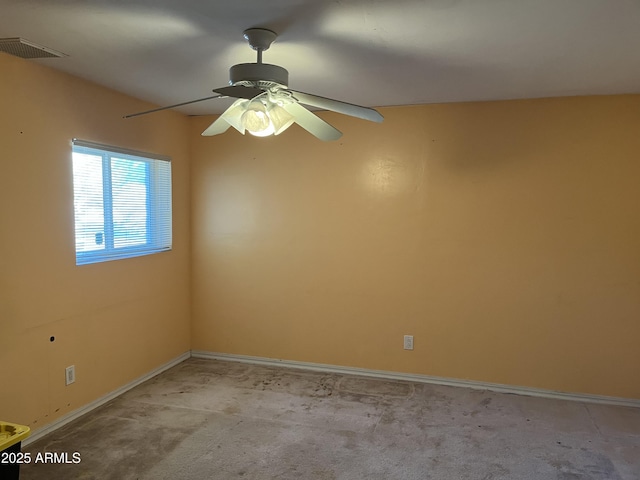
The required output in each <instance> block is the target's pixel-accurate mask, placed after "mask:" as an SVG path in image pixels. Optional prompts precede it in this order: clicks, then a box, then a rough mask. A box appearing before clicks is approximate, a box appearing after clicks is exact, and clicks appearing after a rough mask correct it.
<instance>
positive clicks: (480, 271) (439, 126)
mask: <svg viewBox="0 0 640 480" xmlns="http://www.w3.org/2000/svg"><path fill="white" fill-rule="evenodd" d="M381 112H382V113H383V115H384V116H385V122H384V123H383V124H381V125H377V124H371V123H368V122H363V121H360V120H353V119H349V118H346V117H341V116H338V115H334V114H327V113H324V114H322V116H323V117H324V118H326V119H327V120H329V121H330V122H331V123H333V124H334V125H335V126H336V127H338V128H340V129H341V130H342V131H344V133H345V135H344V137H343V138H342V139H341V140H340V141H338V142H335V143H323V142H320V141H317V140H315V139H314V138H313V137H311V136H309V135H308V134H306V133H305V132H303V131H302V130H301V129H299V128H298V127H292V128H291V129H290V130H288V131H287V132H285V133H284V134H282V136H280V137H275V138H267V139H256V138H252V137H250V136H249V135H247V136H246V137H242V136H241V135H239V134H237V133H236V132H234V131H230V132H228V133H227V134H225V135H223V136H220V137H215V138H202V137H199V134H200V132H201V131H202V130H204V128H205V127H206V126H207V125H208V123H209V122H211V121H212V118H194V119H192V126H191V138H192V142H193V143H192V171H191V178H192V180H191V183H192V221H193V229H192V236H193V238H192V248H193V266H192V285H193V287H192V288H193V293H192V297H193V302H192V308H193V311H192V315H193V320H192V339H193V340H192V348H194V349H198V350H208V351H214V352H226V353H234V354H244V355H255V356H262V357H271V358H279V359H290V360H299V361H308V362H319V363H327V364H335V365H348V366H354V367H364V368H371V369H382V370H390V371H397V372H411V373H420V374H428V375H437V376H443V377H454V378H462V379H472V380H479V381H487V382H497V383H504V384H511V385H521V386H530V387H538V388H544V389H553V390H561V391H568V392H583V393H590V394H602V395H612V396H620V397H631V398H640V383H639V382H638V378H640V348H639V346H638V338H640V210H639V208H640V187H638V179H640V157H639V152H640V133H639V132H640V96H616V97H590V98H561V99H542V100H530V101H508V102H488V103H473V104H450V105H430V106H417V107H401V108H383V109H381ZM404 334H412V335H414V336H415V350H414V351H404V350H403V349H402V336H403V335H404Z"/></svg>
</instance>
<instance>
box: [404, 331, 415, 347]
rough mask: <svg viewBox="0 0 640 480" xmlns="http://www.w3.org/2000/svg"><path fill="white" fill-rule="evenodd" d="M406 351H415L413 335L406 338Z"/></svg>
mask: <svg viewBox="0 0 640 480" xmlns="http://www.w3.org/2000/svg"><path fill="white" fill-rule="evenodd" d="M404 349H405V350H413V335H405V336H404Z"/></svg>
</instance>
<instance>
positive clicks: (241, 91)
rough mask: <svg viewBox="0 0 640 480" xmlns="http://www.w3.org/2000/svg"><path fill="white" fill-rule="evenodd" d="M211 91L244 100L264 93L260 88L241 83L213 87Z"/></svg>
mask: <svg viewBox="0 0 640 480" xmlns="http://www.w3.org/2000/svg"><path fill="white" fill-rule="evenodd" d="M213 91H214V92H216V93H219V94H220V95H223V96H225V97H232V98H244V99H246V100H251V99H253V98H255V97H257V96H258V95H261V94H263V93H264V90H261V89H259V88H253V87H243V86H241V85H236V86H232V87H222V88H214V89H213Z"/></svg>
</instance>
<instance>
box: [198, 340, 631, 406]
mask: <svg viewBox="0 0 640 480" xmlns="http://www.w3.org/2000/svg"><path fill="white" fill-rule="evenodd" d="M191 356H192V357H194V358H206V359H211V360H223V361H231V362H242V363H251V364H257V365H266V366H272V367H286V368H297V369H301V370H312V371H316V372H327V373H342V374H346V375H359V376H365V377H374V378H386V379H390V380H407V381H410V382H419V383H433V384H436V385H448V386H451V387H465V388H473V389H476V390H489V391H492V392H500V393H513V394H516V395H527V396H530V397H543V398H555V399H559V400H571V401H575V402H586V403H599V404H605V405H618V406H625V407H635V408H640V399H633V398H619V397H607V396H604V395H589V394H585V393H568V392H557V391H554V390H544V389H540V388H530V387H519V386H511V385H503V384H499V383H486V382H476V381H472V380H458V379H455V378H443V377H433V376H429V375H419V374H413V373H399V372H388V371H384V370H369V369H365V368H355V367H342V366H339V365H328V364H323V363H310V362H296V361H292V360H279V359H273V358H265V357H251V356H247V355H233V354H229V353H216V352H206V351H201V350H192V351H191Z"/></svg>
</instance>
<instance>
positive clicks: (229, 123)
mask: <svg viewBox="0 0 640 480" xmlns="http://www.w3.org/2000/svg"><path fill="white" fill-rule="evenodd" d="M248 103H249V100H244V99H238V100H236V101H235V102H233V104H232V105H231V106H230V107H229V108H227V109H226V110H225V111H224V112H223V113H222V115H220V116H219V117H218V118H217V119H216V121H215V122H213V123H212V124H211V125H209V128H207V129H206V130H205V131H204V132H202V135H203V136H205V137H210V136H213V135H218V134H220V133H224V132H226V131H227V129H228V128H229V127H233V128H235V129H236V130H238V132H240V133H241V134H242V135H244V125H242V122H241V121H240V119H241V118H242V113H243V112H244V109H245V107H246V105H247V104H248Z"/></svg>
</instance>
